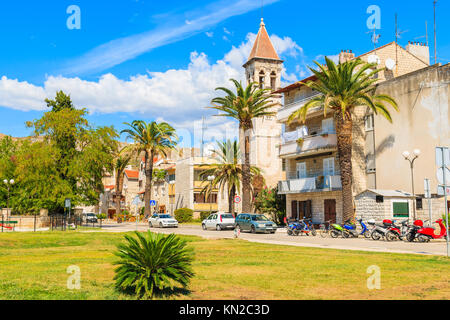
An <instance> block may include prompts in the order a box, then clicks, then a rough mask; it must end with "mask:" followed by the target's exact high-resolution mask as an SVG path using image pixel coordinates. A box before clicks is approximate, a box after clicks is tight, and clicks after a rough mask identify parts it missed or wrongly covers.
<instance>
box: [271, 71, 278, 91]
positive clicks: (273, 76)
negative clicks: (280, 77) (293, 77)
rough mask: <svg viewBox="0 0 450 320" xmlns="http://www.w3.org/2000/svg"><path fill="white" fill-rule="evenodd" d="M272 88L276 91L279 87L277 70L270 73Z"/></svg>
mask: <svg viewBox="0 0 450 320" xmlns="http://www.w3.org/2000/svg"><path fill="white" fill-rule="evenodd" d="M270 88H271V89H272V90H273V91H275V90H276V89H277V75H276V73H275V72H272V73H271V74H270Z"/></svg>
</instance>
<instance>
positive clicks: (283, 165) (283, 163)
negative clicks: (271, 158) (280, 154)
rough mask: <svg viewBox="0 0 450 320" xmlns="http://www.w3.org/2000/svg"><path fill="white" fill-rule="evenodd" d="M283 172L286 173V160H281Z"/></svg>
mask: <svg viewBox="0 0 450 320" xmlns="http://www.w3.org/2000/svg"><path fill="white" fill-rule="evenodd" d="M281 170H282V171H283V172H286V159H282V160H281Z"/></svg>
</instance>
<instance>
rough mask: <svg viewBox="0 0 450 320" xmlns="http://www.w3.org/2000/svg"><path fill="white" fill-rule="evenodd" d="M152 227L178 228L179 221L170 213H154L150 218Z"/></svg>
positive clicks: (149, 223)
mask: <svg viewBox="0 0 450 320" xmlns="http://www.w3.org/2000/svg"><path fill="white" fill-rule="evenodd" d="M148 225H149V227H150V228H154V227H159V228H178V221H177V220H176V219H175V218H173V217H172V216H171V215H170V214H154V215H153V216H151V217H150V218H149V219H148Z"/></svg>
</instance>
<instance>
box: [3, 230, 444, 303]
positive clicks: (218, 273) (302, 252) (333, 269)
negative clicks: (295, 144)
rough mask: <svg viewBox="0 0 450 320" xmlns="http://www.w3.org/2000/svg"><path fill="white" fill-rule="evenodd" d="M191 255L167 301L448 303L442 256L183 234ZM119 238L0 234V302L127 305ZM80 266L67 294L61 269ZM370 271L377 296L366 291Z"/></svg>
mask: <svg viewBox="0 0 450 320" xmlns="http://www.w3.org/2000/svg"><path fill="white" fill-rule="evenodd" d="M183 238H184V239H186V240H188V241H189V245H190V246H192V247H193V248H194V250H195V254H196V260H195V263H194V271H195V273H196V276H195V277H194V278H193V280H192V282H191V284H190V286H189V288H188V289H189V292H181V293H179V295H177V296H171V297H169V298H171V299H174V298H176V299H234V300H245V299H346V300H347V299H449V298H450V261H449V260H448V259H447V258H445V257H434V256H433V257H432V256H420V255H403V254H387V253H386V254H385V253H369V252H357V251H342V250H330V249H316V248H301V247H290V246H279V245H269V244H257V243H250V242H246V241H242V240H205V239H202V238H198V237H188V236H183ZM121 241H123V234H113V233H98V232H96V233H86V232H79V231H71V232H54V233H51V232H47V233H36V234H34V233H4V234H0V299H130V297H129V296H125V295H122V294H120V293H118V292H116V291H115V289H114V282H113V277H114V266H113V265H112V262H114V261H115V260H116V259H117V258H116V257H115V256H114V255H113V254H112V252H113V251H114V250H115V246H116V245H117V244H118V243H120V242H121ZM71 265H77V266H79V267H80V268H81V290H79V291H70V290H68V289H67V286H66V283H67V279H68V277H69V274H67V273H66V270H67V267H69V266H71ZM371 265H377V266H379V267H380V268H381V286H382V288H381V290H375V291H370V290H368V289H367V285H366V283H367V278H368V276H369V275H368V274H367V273H366V270H367V268H368V267H369V266H371Z"/></svg>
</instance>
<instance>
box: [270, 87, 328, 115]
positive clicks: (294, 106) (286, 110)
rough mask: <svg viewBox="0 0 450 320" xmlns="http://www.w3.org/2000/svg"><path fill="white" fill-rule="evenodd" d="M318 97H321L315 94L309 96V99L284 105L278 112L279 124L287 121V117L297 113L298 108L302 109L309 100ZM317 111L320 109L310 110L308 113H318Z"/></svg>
mask: <svg viewBox="0 0 450 320" xmlns="http://www.w3.org/2000/svg"><path fill="white" fill-rule="evenodd" d="M319 95H321V93H315V94H313V95H311V96H309V97H306V98H304V99H301V100H297V101H294V102H292V103H289V104H286V105H284V107H283V108H282V109H280V110H279V111H278V114H277V120H278V121H279V122H286V121H287V119H288V118H289V116H290V115H291V114H292V113H293V112H294V111H297V110H298V109H299V108H301V107H303V106H304V105H305V104H306V103H307V102H308V101H309V100H311V99H312V98H314V97H317V96H319ZM318 110H320V107H316V108H312V109H311V110H310V112H314V111H318Z"/></svg>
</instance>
